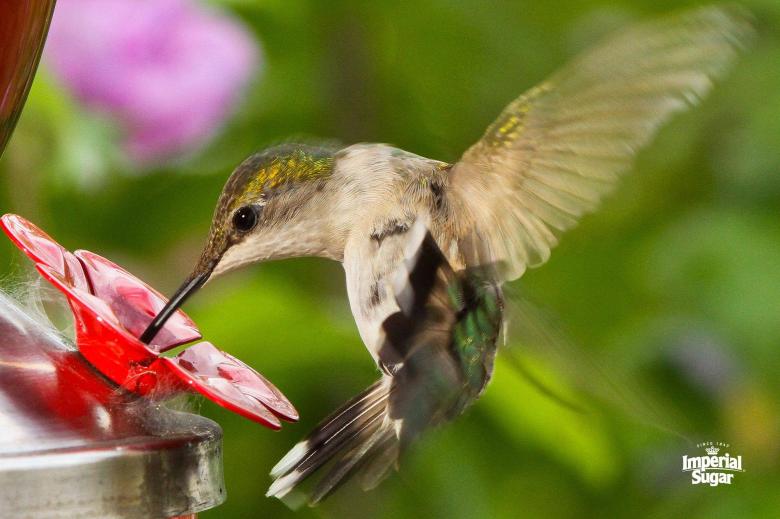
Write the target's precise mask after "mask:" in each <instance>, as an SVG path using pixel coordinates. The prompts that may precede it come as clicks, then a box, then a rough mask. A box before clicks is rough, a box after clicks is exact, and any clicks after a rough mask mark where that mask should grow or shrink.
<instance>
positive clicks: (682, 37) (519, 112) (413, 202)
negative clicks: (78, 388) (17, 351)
mask: <svg viewBox="0 0 780 519" xmlns="http://www.w3.org/2000/svg"><path fill="white" fill-rule="evenodd" d="M751 35H752V28H751V23H750V21H749V17H748V15H747V14H746V13H744V12H742V11H741V10H740V9H738V8H735V7H719V6H711V7H704V8H699V9H695V10H690V11H685V12H682V13H679V14H675V15H671V16H667V17H665V18H660V19H656V20H651V21H648V22H641V23H638V24H636V25H633V26H629V27H628V28H626V29H624V30H621V31H619V32H617V33H616V34H613V35H611V36H608V37H607V38H606V39H605V40H604V41H602V42H601V43H599V44H597V45H595V46H594V47H593V48H591V49H589V50H587V51H585V52H584V53H583V54H582V55H580V56H579V57H576V58H574V59H573V61H571V62H570V63H569V64H567V65H565V66H563V67H562V68H561V69H559V70H558V71H557V72H556V73H554V74H553V75H552V76H551V77H549V78H548V79H547V80H546V81H544V82H542V83H541V84H539V85H538V86H536V87H534V88H531V89H530V90H529V91H527V92H526V93H524V94H523V95H521V96H520V97H519V98H517V99H516V100H514V101H513V102H512V103H511V104H509V105H508V106H507V107H506V108H505V109H504V111H503V112H501V114H500V115H499V116H498V119H496V120H495V122H493V123H492V124H491V125H490V126H489V127H488V128H487V130H486V131H485V133H484V135H483V136H482V138H481V139H480V140H478V141H477V142H476V143H475V144H473V145H472V146H471V147H470V148H469V149H468V150H466V152H465V153H464V154H463V155H462V156H461V158H460V159H459V160H458V161H457V162H454V163H447V162H443V161H439V160H433V159H429V158H425V157H421V156H419V155H416V154H414V153H410V152H407V151H404V150H401V149H398V148H396V147H393V146H390V145H386V144H355V145H351V146H347V147H343V148H338V147H333V146H317V145H311V144H293V143H287V144H283V145H278V146H274V147H271V148H269V149H266V150H263V151H260V152H258V153H255V154H254V155H252V156H250V157H249V158H247V159H246V160H244V161H243V162H242V163H241V164H240V165H239V166H238V167H237V168H236V169H235V170H234V171H233V172H232V174H231V175H230V177H229V179H228V180H227V183H226V184H225V186H224V188H223V190H222V192H221V194H220V196H219V199H218V201H217V205H216V209H215V211H214V216H213V220H212V224H211V229H210V231H209V234H208V239H207V242H206V245H205V247H204V249H203V251H202V253H201V255H200V259H199V260H198V261H197V263H196V266H195V268H194V269H193V270H192V273H191V274H190V275H189V277H187V279H186V280H185V282H184V283H183V284H182V285H181V287H180V288H179V289H178V290H177V291H176V293H175V294H174V295H173V296H172V298H171V299H170V301H169V302H168V304H167V305H166V306H165V307H164V308H163V309H162V310H161V311H160V312H159V314H158V315H157V316H156V317H155V318H154V320H153V321H152V323H151V324H150V325H149V327H148V328H147V330H146V331H145V332H144V334H143V335H142V337H141V338H142V340H143V341H145V342H148V341H149V340H151V339H152V338H153V337H154V335H155V334H156V333H157V332H158V331H159V330H160V328H161V327H162V326H163V325H164V323H165V321H166V319H168V317H169V316H170V315H171V314H172V313H173V312H174V311H175V310H176V309H177V308H179V307H180V306H181V305H182V304H183V303H184V301H185V300H186V299H187V298H188V297H189V296H190V295H192V294H193V293H194V292H195V291H197V290H198V289H199V288H200V287H202V286H203V285H204V284H205V283H206V281H207V280H209V279H212V278H214V277H216V276H219V275H222V274H224V273H226V272H229V271H232V270H234V269H237V268H239V267H242V266H245V265H249V264H254V263H260V262H264V261H270V260H279V259H284V258H292V257H301V256H316V257H321V258H327V259H330V260H335V261H338V262H340V263H341V264H342V265H343V268H344V272H345V275H346V286H347V293H348V298H349V304H350V309H351V311H352V314H353V315H354V319H355V322H356V324H357V329H358V332H359V334H360V337H361V338H362V340H363V342H364V343H365V346H366V348H367V350H368V352H369V353H370V355H371V357H372V358H373V361H374V362H375V364H376V366H377V368H378V372H379V373H380V378H379V379H378V380H377V382H376V383H374V384H373V385H371V386H370V387H368V388H367V389H366V390H365V391H363V392H362V393H360V394H359V395H357V396H356V397H354V398H353V399H351V400H350V401H348V402H347V403H345V404H344V405H343V406H342V407H341V408H339V409H338V410H336V411H335V412H334V413H333V414H331V415H330V416H328V417H327V418H325V419H324V420H323V421H322V422H321V423H320V424H319V425H318V426H317V427H316V428H315V429H314V431H312V432H311V433H310V434H309V435H308V436H307V437H306V438H305V439H304V440H303V441H301V442H300V443H298V444H297V445H296V446H294V448H293V449H292V450H291V451H290V452H289V453H288V454H287V455H286V456H284V457H283V459H282V460H281V461H280V462H279V463H278V464H277V465H276V466H275V467H274V468H273V469H272V471H271V475H272V477H273V478H274V481H273V483H272V485H271V487H270V488H269V490H268V494H267V495H269V496H275V497H279V498H285V497H287V496H293V495H295V494H296V493H299V494H300V493H302V494H301V495H302V497H303V499H305V500H306V501H308V503H309V504H316V503H318V502H320V501H321V500H322V499H324V498H325V497H326V496H328V495H329V494H330V493H331V492H333V491H334V490H335V489H336V488H337V487H338V486H339V485H341V484H342V483H343V482H344V481H346V480H347V479H349V478H352V477H356V478H358V479H359V481H360V483H361V486H362V487H363V488H364V489H371V488H374V487H375V486H377V485H378V484H379V483H380V482H381V481H382V480H383V479H384V478H385V477H386V476H387V475H388V474H389V473H391V472H392V470H393V469H394V468H397V465H398V460H399V458H400V456H401V455H402V454H403V453H404V452H405V451H406V450H407V449H408V448H409V446H410V445H411V444H412V443H413V442H414V441H415V440H416V439H417V438H419V436H420V435H421V434H422V433H423V432H424V431H426V430H428V429H430V428H432V427H435V426H437V425H441V424H444V423H446V422H449V421H451V420H453V419H454V418H456V417H457V416H459V415H460V414H462V413H463V412H464V411H465V410H466V409H467V408H468V407H469V406H470V405H471V404H472V403H474V401H475V400H477V399H478V397H479V396H480V395H481V394H482V392H483V391H484V390H485V387H486V386H487V384H488V382H489V380H490V377H491V373H492V370H493V361H494V358H495V355H496V351H497V348H498V344H499V342H500V336H501V334H502V329H503V326H504V323H505V321H506V316H505V315H504V314H505V307H504V298H503V295H502V286H503V285H504V284H505V283H507V282H510V281H513V280H516V279H518V278H519V277H521V276H522V275H523V273H524V272H525V271H526V269H528V268H531V267H537V266H539V265H541V264H543V263H545V262H546V261H547V259H548V258H549V256H550V251H551V249H553V248H554V247H555V246H556V244H557V243H558V240H559V237H560V235H561V233H562V232H563V231H566V230H568V229H570V228H572V227H573V226H575V224H576V223H577V222H578V220H579V219H580V218H581V217H582V216H583V215H585V214H588V213H591V212H592V211H594V210H595V209H596V208H597V206H598V205H599V203H600V202H601V200H602V199H603V198H604V196H605V195H606V194H607V193H609V192H610V191H612V189H613V188H614V186H615V184H616V183H617V181H618V179H619V178H620V177H621V176H622V175H623V174H625V173H626V172H628V171H629V170H630V169H631V166H632V162H633V159H634V157H635V155H636V154H637V152H638V151H639V150H640V149H642V148H643V147H645V146H646V145H648V143H649V142H650V141H651V140H652V138H653V137H654V135H655V134H656V133H657V131H658V129H659V128H660V127H661V125H662V124H664V123H665V122H666V121H668V120H669V119H670V117H671V116H673V115H674V114H677V113H679V112H682V111H684V110H685V109H687V108H688V107H690V106H692V105H695V104H696V103H697V102H699V101H700V100H701V99H702V98H703V97H704V96H705V95H706V94H707V93H708V92H709V91H710V90H711V88H712V86H713V82H714V80H716V79H718V78H720V77H722V76H723V75H724V74H725V72H726V71H727V70H728V69H729V67H730V66H731V65H732V64H733V63H734V61H735V60H736V58H737V56H738V54H739V52H740V51H741V50H742V49H743V48H744V47H745V46H746V44H747V43H748V41H749V39H750V37H751ZM315 475H317V477H316V478H315V477H314V476H315ZM310 478H311V479H310ZM304 480H308V482H309V483H311V482H312V481H314V480H316V481H314V482H313V483H312V484H311V485H309V484H308V483H307V485H306V486H308V487H311V488H309V489H307V490H302V487H303V486H304V485H302V482H304Z"/></svg>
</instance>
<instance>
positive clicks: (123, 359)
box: [0, 214, 298, 429]
mask: <svg viewBox="0 0 780 519" xmlns="http://www.w3.org/2000/svg"><path fill="white" fill-rule="evenodd" d="M0 226H2V228H3V230H4V231H5V233H6V234H7V235H8V236H9V237H10V238H11V241H13V242H14V244H15V245H16V246H17V247H19V248H20V249H21V250H22V251H23V252H24V253H25V254H26V255H27V256H29V257H30V259H32V260H33V261H34V262H35V267H36V268H37V269H38V272H40V274H41V276H43V277H44V278H45V279H46V280H47V281H49V282H50V283H51V284H52V285H54V286H55V287H56V288H57V289H58V290H60V291H61V292H62V293H63V294H65V296H66V298H67V299H68V303H69V304H70V308H71V310H72V311H73V316H74V319H75V328H76V345H77V346H78V349H79V351H80V352H81V354H82V355H83V356H84V358H85V359H86V360H87V361H89V363H90V364H92V365H93V366H94V367H95V368H96V369H97V370H98V371H100V372H101V373H102V374H103V375H105V376H106V377H107V378H109V379H110V380H111V381H112V382H114V383H116V384H118V385H119V386H121V387H122V388H124V389H125V390H127V391H131V392H134V393H138V394H141V395H144V396H146V397H147V398H155V399H161V398H167V397H169V396H171V395H172V394H173V393H176V392H181V391H191V392H195V393H200V394H201V395H203V396H205V397H206V398H208V399H210V400H212V401H214V402H216V403H217V404H219V405H221V406H223V407H225V408H227V409H230V410H231V411H233V412H235V413H238V414H240V415H242V416H244V417H246V418H249V419H250V420H254V421H256V422H258V423H261V424H263V425H265V426H267V427H270V428H272V429H279V428H280V427H281V422H280V420H279V419H280V418H281V419H282V420H287V421H295V420H297V419H298V412H297V411H296V410H295V408H294V407H293V406H292V404H291V403H290V402H289V401H288V400H287V398H285V396H284V395H283V394H282V393H281V391H279V390H278V389H277V388H276V387H275V386H274V385H273V384H271V383H270V382H269V381H268V380H266V379H265V378H264V377H263V376H262V375H260V374H259V373H258V372H257V371H255V370H254V369H252V368H251V367H249V366H247V365H246V364H244V363H243V362H241V361H240V360H238V359H236V358H235V357H233V356H231V355H228V354H227V353H225V352H222V351H220V350H219V349H217V348H216V347H214V346H213V345H212V344H211V343H208V342H200V343H197V344H194V345H193V346H190V347H188V348H187V349H185V350H183V351H182V352H181V353H179V354H178V355H176V356H175V357H163V356H161V355H160V354H161V353H163V352H165V351H167V350H170V349H171V348H174V347H176V346H180V345H183V344H186V343H189V342H193V341H196V340H198V339H200V338H201V335H200V332H199V331H198V329H197V327H196V326H195V323H193V322H192V320H191V319H190V318H189V317H187V315H186V314H184V312H182V311H181V310H178V311H177V312H176V313H175V314H174V315H173V316H172V317H171V318H170V320H169V321H168V322H167V323H166V324H165V326H164V327H163V328H162V330H160V333H158V334H157V336H156V338H155V339H154V340H153V341H152V342H151V344H149V345H146V344H144V343H142V342H141V341H140V340H138V335H140V334H141V332H143V330H144V329H145V328H146V326H147V325H148V324H149V323H150V322H151V320H152V318H153V317H154V316H155V315H156V314H157V312H158V311H159V310H160V309H161V308H162V307H163V306H164V305H165V303H166V299H165V298H164V297H163V296H162V295H161V294H160V293H159V292H157V291H156V290H154V289H153V288H151V287H150V286H149V285H147V284H146V283H144V282H143V281H141V280H140V279H138V278H136V277H135V276H133V275H132V274H130V273H129V272H127V271H126V270H124V269H122V268H121V267H119V266H118V265H116V264H114V263H112V262H111V261H109V260H107V259H105V258H103V257H101V256H98V255H97V254H93V253H91V252H89V251H84V250H79V251H76V252H75V253H71V252H69V251H68V250H66V249H65V248H64V247H62V246H61V245H60V244H59V243H57V242H56V241H54V240H53V239H52V238H51V237H49V236H48V235H47V234H46V233H45V232H43V231H42V230H41V229H39V228H38V227H36V226H35V225H33V224H32V223H30V222H28V221H27V220H25V219H24V218H22V217H20V216H17V215H12V214H6V215H4V216H3V217H2V218H0Z"/></svg>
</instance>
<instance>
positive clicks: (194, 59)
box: [46, 0, 259, 162]
mask: <svg viewBox="0 0 780 519" xmlns="http://www.w3.org/2000/svg"><path fill="white" fill-rule="evenodd" d="M46 58H47V61H48V63H49V65H50V67H51V69H52V70H53V71H54V73H55V74H56V76H57V77H58V78H59V79H60V80H61V81H62V82H63V84H64V85H65V86H66V87H67V88H68V89H69V90H70V91H71V92H72V93H73V94H74V96H75V97H76V98H77V99H79V100H80V101H81V102H82V103H84V104H85V105H87V106H88V107H90V108H93V109H97V110H100V111H103V112H107V113H109V114H111V115H112V116H114V117H116V118H117V119H118V120H119V121H120V122H121V123H122V125H123V127H124V129H125V130H126V132H127V136H126V141H125V148H126V150H127V151H128V153H129V154H130V155H131V156H132V157H133V158H135V159H136V160H138V161H141V162H148V161H152V160H159V159H160V158H164V157H167V156H170V155H172V154H174V153H177V152H182V151H187V150H191V149H193V148H195V147H196V146H197V145H199V144H202V143H203V142H204V141H205V140H206V139H208V137H210V136H211V135H212V134H213V133H214V131H215V130H216V129H217V128H218V127H219V126H220V125H221V124H222V123H223V121H224V120H225V118H226V117H227V115H229V113H230V111H231V109H232V108H233V107H234V105H235V104H236V101H237V100H238V99H239V98H240V95H241V92H242V90H243V87H245V86H246V84H247V82H248V80H249V79H250V77H251V75H252V72H253V71H254V69H255V67H256V66H257V64H258V61H259V59H258V58H259V49H258V46H257V43H256V42H255V40H254V39H253V38H252V36H251V35H250V34H249V33H248V32H247V30H246V29H245V28H244V27H242V26H241V25H240V24H239V23H237V22H236V20H234V19H232V18H229V17H228V16H226V15H224V14H221V13H218V12H216V11H213V10H210V9H207V8H205V7H203V6H202V5H200V4H199V3H198V2H196V1H194V0H59V1H58V2H57V7H56V9H55V14H54V19H53V21H52V26H51V30H50V33H49V39H48V42H47V45H46Z"/></svg>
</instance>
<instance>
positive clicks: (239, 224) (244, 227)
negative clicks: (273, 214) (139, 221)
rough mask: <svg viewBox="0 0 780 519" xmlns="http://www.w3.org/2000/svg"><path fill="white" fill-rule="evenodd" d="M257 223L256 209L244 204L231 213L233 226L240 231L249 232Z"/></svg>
mask: <svg viewBox="0 0 780 519" xmlns="http://www.w3.org/2000/svg"><path fill="white" fill-rule="evenodd" d="M255 225H257V209H255V208H254V207H253V206H251V205H245V206H244V207H242V208H241V209H239V210H238V211H236V212H235V214H234V215H233V227H235V228H236V230H237V231H240V232H249V231H251V230H252V229H254V227H255Z"/></svg>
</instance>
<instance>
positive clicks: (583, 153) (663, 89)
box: [451, 7, 752, 280]
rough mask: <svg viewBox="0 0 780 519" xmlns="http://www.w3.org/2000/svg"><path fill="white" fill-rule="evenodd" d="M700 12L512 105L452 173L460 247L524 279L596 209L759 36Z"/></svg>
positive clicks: (645, 30) (741, 22) (591, 59)
mask: <svg viewBox="0 0 780 519" xmlns="http://www.w3.org/2000/svg"><path fill="white" fill-rule="evenodd" d="M747 20H748V17H747V15H746V14H745V13H743V12H742V11H741V10H739V9H737V8H720V7H705V8H701V9H697V10H693V11H689V12H685V13H682V14H679V15H676V16H672V17H669V18H663V19H661V20H657V21H651V22H648V23H642V24H639V25H635V26H633V27H630V28H628V29H627V30H625V31H621V32H618V33H617V34H615V35H614V36H612V37H610V38H608V39H607V40H606V41H604V42H603V43H601V44H600V45H598V46H596V47H595V48H594V49H592V50H591V51H589V52H586V53H585V54H584V55H581V56H580V57H579V58H577V59H575V60H574V61H573V62H571V63H570V64H568V65H567V66H565V67H564V68H563V69H561V70H560V71H558V72H557V73H556V74H554V75H553V76H552V77H551V78H549V79H548V80H547V81H545V82H544V83H542V84H541V85H539V86H537V87H535V88H533V89H531V90H530V91H529V92H527V93H525V94H524V95H522V96H521V97H520V98H518V99H517V100H515V101H514V102H513V103H511V104H510V105H509V106H508V107H507V108H506V109H505V110H504V111H503V112H502V113H501V115H500V116H499V117H498V119H497V120H496V121H495V122H494V123H493V124H492V125H491V126H490V127H489V128H488V129H487V131H486V133H485V135H484V136H483V137H482V139H481V140H480V141H478V142H477V143H476V144H474V145H473V146H472V147H471V148H469V149H468V150H467V151H466V153H465V154H464V155H463V157H462V158H461V160H460V161H459V162H458V163H457V164H455V165H454V166H453V169H452V177H451V178H452V180H451V186H452V192H453V198H454V201H455V203H456V204H457V205H458V206H459V209H461V212H460V213H459V214H461V215H462V216H461V218H463V220H462V221H461V222H460V223H459V225H460V232H461V234H462V235H463V236H471V235H474V234H475V231H476V234H477V235H478V236H481V237H484V242H483V243H482V244H481V246H480V248H481V252H482V253H483V255H487V257H483V258H480V261H481V262H483V263H491V264H496V265H500V266H501V269H502V272H501V277H502V279H504V280H512V279H516V278H518V277H520V276H521V275H522V274H523V272H524V271H525V269H526V268H527V267H534V266H538V265H541V264H542V263H544V262H546V261H547V259H548V258H549V255H550V250H551V249H552V248H553V247H554V246H555V245H556V244H557V234H558V233H559V232H561V231H565V230H567V229H569V228H571V227H573V226H574V225H575V224H576V223H577V221H578V219H579V218H580V217H581V216H583V215H584V214H587V213H590V212H592V211H593V210H595V209H596V207H597V206H598V204H599V202H600V200H601V198H602V197H603V196H604V194H606V193H608V192H609V191H610V190H611V189H612V188H613V186H614V184H615V183H616V180H617V179H618V177H619V176H620V175H621V174H623V173H625V172H626V171H627V170H628V169H629V168H630V167H631V163H632V160H633V157H634V155H635V154H636V153H637V151H638V150H639V149H641V148H642V147H643V146H645V145H647V144H648V143H649V142H650V140H651V139H652V138H653V136H654V135H655V133H656V132H657V130H658V128H659V127H660V126H661V125H662V124H663V123H665V122H666V121H667V120H668V119H669V118H670V117H671V116H672V115H673V114H675V113H678V112H681V111H683V110H685V109H686V108H688V107H689V106H691V105H693V104H695V103H696V102H697V101H699V100H700V99H701V98H702V97H704V96H705V95H706V94H707V93H708V92H709V90H710V89H711V87H712V83H713V80H714V79H716V78H718V77H720V76H722V75H723V74H724V73H725V72H726V70H727V69H728V68H729V66H730V65H731V64H732V63H733V62H734V61H735V58H736V57H737V54H738V52H739V51H740V49H741V48H743V47H744V46H745V45H746V43H747V41H748V40H749V39H750V37H751V35H752V28H751V25H750V23H749V22H748V21H747Z"/></svg>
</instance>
